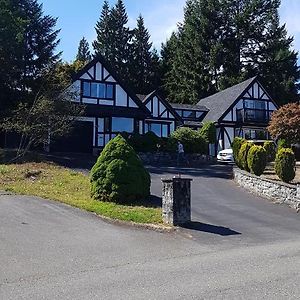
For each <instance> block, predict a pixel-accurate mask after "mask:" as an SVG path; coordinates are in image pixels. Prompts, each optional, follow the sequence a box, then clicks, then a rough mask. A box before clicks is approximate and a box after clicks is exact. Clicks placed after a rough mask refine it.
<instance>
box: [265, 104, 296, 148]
mask: <svg viewBox="0 0 300 300" xmlns="http://www.w3.org/2000/svg"><path fill="white" fill-rule="evenodd" d="M299 124H300V104H297V103H289V104H287V105H284V106H282V107H281V108H280V109H279V110H277V111H275V112H274V113H273V114H272V118H271V122H270V125H269V127H268V131H269V132H270V134H271V135H272V137H273V138H274V139H286V140H287V141H289V142H290V143H295V144H296V143H299V142H300V126H299Z"/></svg>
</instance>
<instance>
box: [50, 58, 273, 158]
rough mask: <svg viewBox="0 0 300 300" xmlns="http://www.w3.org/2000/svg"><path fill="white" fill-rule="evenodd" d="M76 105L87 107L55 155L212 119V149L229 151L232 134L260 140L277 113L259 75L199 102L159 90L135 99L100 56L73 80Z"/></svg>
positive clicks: (164, 134) (93, 149) (98, 147)
mask: <svg viewBox="0 0 300 300" xmlns="http://www.w3.org/2000/svg"><path fill="white" fill-rule="evenodd" d="M70 88H71V89H72V90H73V91H76V94H77V97H76V99H74V101H76V102H78V103H82V104H84V105H85V107H86V110H85V116H84V117H81V118H80V119H79V120H78V122H77V123H76V124H75V126H76V129H75V130H74V133H73V134H72V135H71V136H70V137H68V138H66V140H65V141H64V143H63V145H61V144H60V145H61V146H59V145H57V144H56V145H55V146H54V147H52V150H54V151H73V152H89V153H92V152H93V153H94V154H96V153H98V152H99V150H101V149H102V148H103V147H104V146H105V145H106V144H107V143H108V141H110V140H111V139H112V138H114V137H115V136H116V135H117V134H118V133H119V132H128V133H140V134H144V133H147V132H149V131H152V132H154V133H155V134H156V135H157V136H160V137H167V136H169V135H170V134H171V133H172V132H173V131H174V130H176V128H178V127H180V126H185V127H190V128H193V129H199V128H201V126H202V124H203V122H206V121H212V122H214V123H215V125H216V127H217V144H216V147H215V148H216V150H222V149H225V148H230V145H231V142H232V140H233V138H234V137H235V136H241V137H245V138H246V139H255V140H257V139H258V140H264V139H267V138H268V134H267V131H266V127H267V124H268V122H269V120H270V115H271V114H272V112H273V111H274V110H276V109H277V105H276V104H275V102H274V101H273V100H272V99H271V97H270V96H269V94H268V93H267V91H266V90H265V89H264V87H263V86H262V85H261V83H260V82H259V80H258V78H257V77H254V78H251V79H249V80H246V81H244V82H242V83H240V84H237V85H235V86H233V87H231V88H228V89H226V90H224V91H221V92H219V93H217V94H215V95H212V96H210V97H207V98H205V99H202V100H200V101H199V103H198V104H197V105H186V104H173V103H172V102H168V101H167V100H166V99H164V98H163V97H162V96H161V95H160V94H159V92H158V91H154V92H152V93H151V94H149V95H147V96H146V95H145V96H144V95H136V94H135V93H134V92H133V91H132V90H131V89H130V87H129V86H128V85H127V84H126V83H124V82H122V80H120V78H119V77H118V75H117V74H116V73H115V72H114V70H113V69H112V68H111V66H109V64H108V63H107V62H106V61H105V59H104V58H103V57H102V56H101V55H99V56H98V57H96V58H95V59H93V60H92V61H91V62H90V63H89V64H87V65H86V66H85V67H84V68H83V69H82V70H81V71H80V72H79V73H78V74H77V75H76V77H75V78H74V81H73V84H72V86H71V87H70Z"/></svg>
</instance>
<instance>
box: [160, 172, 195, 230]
mask: <svg viewBox="0 0 300 300" xmlns="http://www.w3.org/2000/svg"><path fill="white" fill-rule="evenodd" d="M162 182H163V191H162V217H163V221H164V223H165V224H170V225H180V224H185V223H188V222H190V221H191V182H192V179H189V178H179V177H174V178H168V179H162Z"/></svg>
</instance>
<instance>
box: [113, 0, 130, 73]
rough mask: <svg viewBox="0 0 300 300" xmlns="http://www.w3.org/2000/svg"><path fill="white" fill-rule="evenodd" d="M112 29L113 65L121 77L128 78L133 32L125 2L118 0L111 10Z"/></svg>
mask: <svg viewBox="0 0 300 300" xmlns="http://www.w3.org/2000/svg"><path fill="white" fill-rule="evenodd" d="M110 18H111V23H110V24H111V31H112V36H111V37H112V39H111V41H110V43H111V44H110V47H111V54H112V58H111V59H110V61H111V60H112V62H113V65H114V66H115V69H116V71H117V73H118V74H119V76H120V77H121V78H124V79H126V78H128V75H129V66H128V64H129V56H130V54H129V51H130V43H129V41H130V40H131V38H132V32H131V31H130V30H129V28H128V26H127V23H128V15H127V12H126V8H125V5H124V2H123V1H122V0H118V1H117V3H116V5H115V6H114V7H113V8H112V10H111V15H110Z"/></svg>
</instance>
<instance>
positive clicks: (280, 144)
mask: <svg viewBox="0 0 300 300" xmlns="http://www.w3.org/2000/svg"><path fill="white" fill-rule="evenodd" d="M282 148H291V143H289V142H288V141H287V140H286V139H280V140H279V141H278V143H277V152H278V151H279V150H280V149H282Z"/></svg>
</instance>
